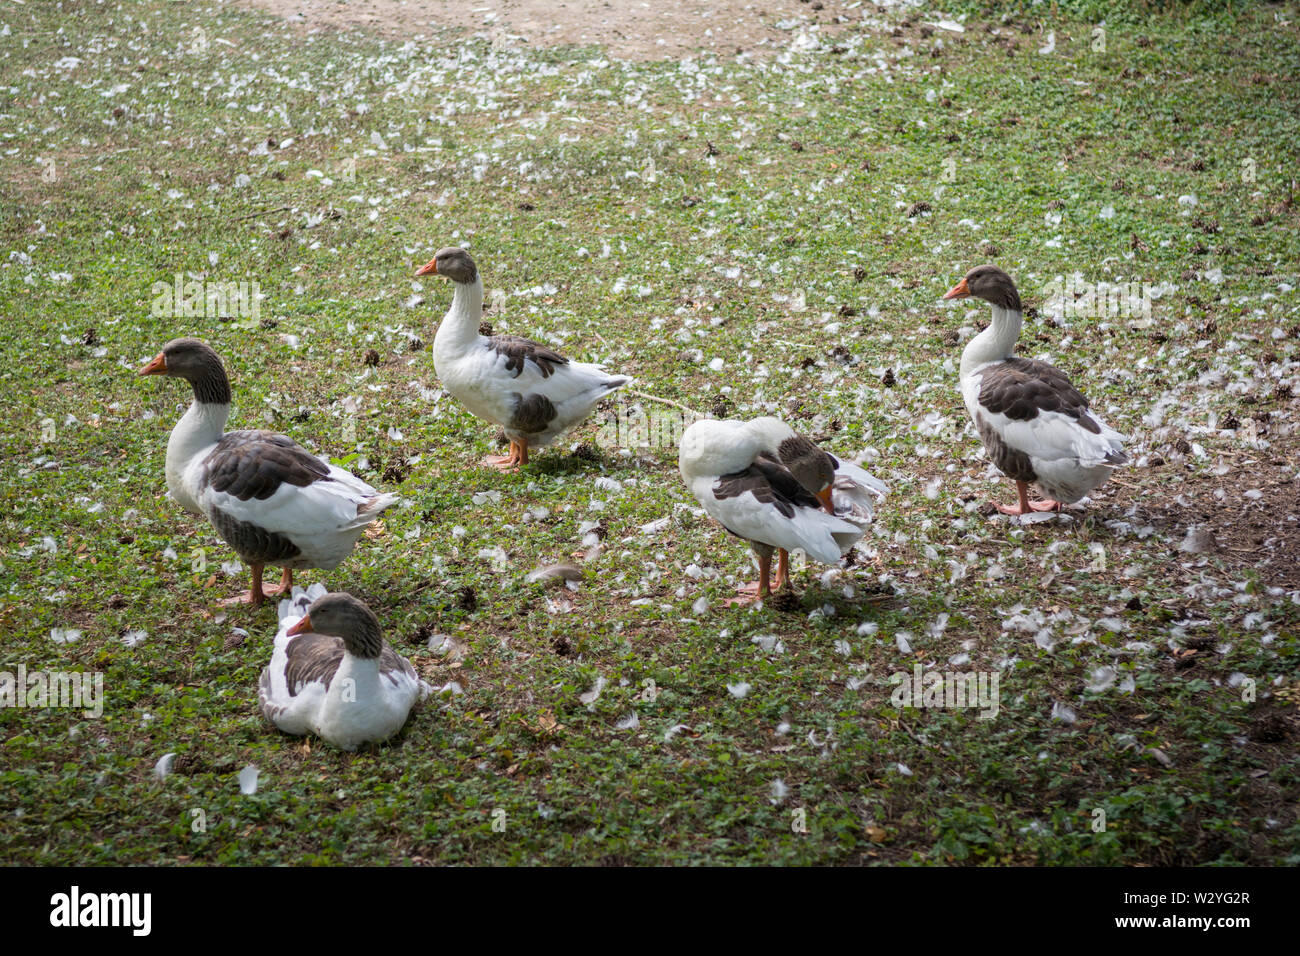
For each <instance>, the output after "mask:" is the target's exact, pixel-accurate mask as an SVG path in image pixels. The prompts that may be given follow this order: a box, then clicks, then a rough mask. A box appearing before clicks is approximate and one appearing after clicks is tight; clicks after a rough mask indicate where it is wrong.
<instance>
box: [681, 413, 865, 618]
mask: <svg viewBox="0 0 1300 956" xmlns="http://www.w3.org/2000/svg"><path fill="white" fill-rule="evenodd" d="M790 438H801V436H798V435H797V433H796V432H794V430H793V429H791V428H789V426H787V425H785V424H784V423H783V422H781V421H779V420H778V419H774V418H767V419H756V420H755V421H753V422H741V421H715V420H712V419H704V420H701V421H697V422H695V423H693V424H692V425H691V426H690V427H689V428H687V429H686V431H685V432H684V433H683V435H682V439H681V445H680V448H679V453H678V466H679V468H680V470H681V474H682V480H683V481H684V482H685V483H686V487H687V488H688V489H689V490H690V492H691V494H692V495H694V496H695V499H696V500H697V501H699V503H700V505H701V506H702V507H703V508H704V510H705V512H706V513H707V514H709V515H710V516H711V517H712V518H714V519H716V520H717V521H718V522H719V523H720V524H721V525H722V526H723V527H724V528H726V529H727V530H728V531H730V532H731V533H732V534H734V535H736V536H737V537H740V538H743V539H745V540H746V541H748V542H750V544H751V546H752V547H754V550H755V552H756V553H757V554H758V556H759V566H760V579H759V587H758V592H759V594H760V595H762V594H765V593H766V592H767V581H766V576H767V570H768V567H769V563H770V558H771V552H772V550H773V549H775V550H779V551H781V552H789V551H796V550H798V551H803V552H804V553H805V554H807V555H808V556H809V557H810V558H812V559H814V560H816V561H821V562H823V563H826V564H834V563H836V562H838V561H839V559H840V558H841V557H842V556H843V555H844V554H845V553H847V552H848V550H849V549H850V548H852V547H853V545H854V543H856V542H857V541H858V539H859V538H861V537H862V534H863V529H864V527H865V526H866V523H867V522H868V521H869V520H870V517H871V499H872V498H873V497H874V496H875V495H876V494H878V493H879V492H878V491H877V490H876V489H877V487H880V488H883V486H881V485H880V483H879V482H878V481H876V479H875V478H873V477H871V476H870V475H869V474H867V472H865V471H864V470H862V469H861V468H858V467H857V466H846V463H844V462H839V461H837V460H835V459H833V458H831V457H830V456H827V455H826V454H825V453H824V452H821V451H820V450H819V449H816V446H815V445H812V444H811V443H810V442H807V440H806V439H802V442H803V443H804V444H806V445H807V447H809V448H811V449H813V450H814V453H815V454H817V455H821V456H822V461H821V462H819V464H820V465H821V467H822V469H823V472H824V474H825V476H826V477H825V478H824V485H823V486H822V487H817V488H813V487H810V484H811V482H810V480H809V479H807V478H802V477H800V478H796V476H795V474H794V473H792V471H791V469H790V468H789V467H787V465H786V463H785V461H784V460H783V455H782V450H783V443H784V442H785V441H786V440H787V439H790ZM832 462H833V463H834V465H835V466H836V468H835V471H834V473H833V479H832V472H831V467H832V464H831V463H832ZM796 470H799V469H797V468H796ZM819 492H821V493H823V494H826V493H829V494H830V495H831V496H832V498H833V503H834V507H835V512H836V513H835V514H831V513H830V512H828V511H827V510H826V508H825V506H824V502H823V501H820V500H819V498H818V493H819ZM784 558H785V555H782V570H783V569H784V564H785V560H784ZM782 583H783V576H782V572H781V571H778V582H777V586H778V587H780V585H781V584H782Z"/></svg>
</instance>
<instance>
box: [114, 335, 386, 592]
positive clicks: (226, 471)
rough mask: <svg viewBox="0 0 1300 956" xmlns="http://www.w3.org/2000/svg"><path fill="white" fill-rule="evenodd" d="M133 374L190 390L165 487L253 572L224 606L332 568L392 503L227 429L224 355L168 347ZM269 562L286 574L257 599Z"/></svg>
mask: <svg viewBox="0 0 1300 956" xmlns="http://www.w3.org/2000/svg"><path fill="white" fill-rule="evenodd" d="M139 374H141V375H169V376H172V377H174V378H183V379H185V381H187V382H189V383H190V385H191V386H192V387H193V389H194V401H193V403H192V404H191V405H190V407H189V410H188V411H187V412H186V413H185V414H184V415H183V416H182V417H181V420H180V421H179V422H177V423H176V427H175V428H173V429H172V434H171V438H170V439H169V440H168V442H167V466H166V473H167V489H168V491H170V492H171V495H172V497H173V498H175V499H176V501H177V502H179V503H180V505H181V507H182V508H184V509H185V510H186V511H190V512H193V513H194V514H198V515H203V516H204V517H205V518H207V519H208V520H209V521H211V522H212V526H213V527H214V528H216V529H217V533H218V534H219V535H221V537H222V538H224V539H225V541H226V543H227V544H229V545H230V546H231V547H232V548H233V549H234V550H235V553H236V554H238V555H239V557H240V558H241V559H242V560H243V561H244V562H245V563H246V564H248V565H250V566H251V567H252V569H253V582H252V587H251V588H250V589H249V590H248V591H247V592H245V593H243V594H240V595H238V596H236V597H234V598H231V599H230V601H231V602H237V601H244V600H247V601H250V602H251V603H252V604H253V605H254V606H257V605H258V604H260V603H261V602H262V597H263V594H264V593H265V594H266V595H267V596H274V595H276V594H280V593H284V592H286V591H287V590H288V589H289V587H290V586H291V585H292V583H293V569H294V568H323V569H324V570H327V571H328V570H332V569H333V568H335V567H337V566H338V564H339V562H341V561H342V560H343V559H344V558H346V557H347V556H348V555H349V554H350V553H351V552H352V548H353V546H354V545H355V544H356V542H357V538H359V537H360V536H361V533H362V532H363V531H364V530H365V527H366V525H368V524H369V523H370V522H372V521H374V520H375V519H376V518H377V517H379V515H380V514H381V513H382V512H383V511H384V510H385V509H386V508H388V507H390V506H392V505H393V504H394V503H395V502H396V501H397V500H398V499H397V496H396V495H390V494H383V493H380V492H378V491H376V490H375V489H374V488H372V487H370V486H369V485H368V484H366V483H365V482H364V481H362V480H361V479H360V478H357V477H356V476H354V475H352V474H351V473H350V472H347V471H344V470H343V469H342V468H338V467H336V466H334V465H331V464H329V463H328V462H326V461H323V460H322V459H320V458H317V457H316V456H315V455H313V454H311V453H310V452H308V451H307V450H306V449H305V448H302V447H300V446H299V445H297V444H296V443H295V442H294V441H293V439H291V438H287V437H285V436H284V435H277V434H276V433H274V432H269V431H259V430H248V431H234V432H225V427H226V419H227V418H228V417H229V416H230V381H229V379H227V378H226V370H225V368H224V367H223V366H222V364H221V358H220V357H219V356H218V355H217V353H216V352H214V351H213V350H212V349H211V348H210V347H209V346H207V345H205V344H204V343H202V342H200V341H198V340H197V339H173V340H172V341H170V342H168V343H167V344H166V345H164V346H163V350H162V351H161V352H159V353H158V355H157V357H155V358H154V359H153V361H151V362H149V364H147V365H146V366H145V367H144V368H142V369H140V372H139ZM223 433H224V434H223ZM268 564H270V565H278V566H279V567H282V568H283V569H284V574H283V577H282V579H281V582H280V587H279V588H278V589H275V590H271V591H266V592H263V590H262V568H263V567H264V566H265V565H268Z"/></svg>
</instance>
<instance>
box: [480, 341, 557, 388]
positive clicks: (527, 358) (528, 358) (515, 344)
mask: <svg viewBox="0 0 1300 956" xmlns="http://www.w3.org/2000/svg"><path fill="white" fill-rule="evenodd" d="M487 341H488V348H490V349H492V350H493V351H494V352H496V353H497V354H498V355H504V356H505V357H506V371H507V372H510V373H511V374H512V376H513V377H515V378H518V377H519V373H520V372H522V371H523V370H524V363H525V362H532V363H533V364H534V365H536V366H537V370H538V371H539V372H541V373H542V378H550V377H551V376H552V375H553V374H555V370H556V369H557V368H559V367H560V366H562V365H568V364H569V360H568V359H566V358H565V357H564V356H563V355H561V354H560V353H559V352H556V351H554V350H553V349H548V348H547V347H546V346H545V345H538V344H537V343H536V342H534V341H532V340H530V339H526V338H523V337H522V336H518V335H494V336H492V337H491V338H490V339H488V340H487Z"/></svg>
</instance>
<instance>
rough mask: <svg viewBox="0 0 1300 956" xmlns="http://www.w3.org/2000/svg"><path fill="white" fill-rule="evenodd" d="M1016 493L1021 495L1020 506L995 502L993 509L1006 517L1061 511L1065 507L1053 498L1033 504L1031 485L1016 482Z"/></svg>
mask: <svg viewBox="0 0 1300 956" xmlns="http://www.w3.org/2000/svg"><path fill="white" fill-rule="evenodd" d="M1016 492H1017V493H1018V494H1019V495H1020V504H1019V506H1017V505H1000V504H998V503H997V502H996V501H995V502H993V507H994V508H997V509H998V511H1000V512H1002V513H1003V514H1004V515H1027V514H1029V513H1030V512H1031V511H1060V510H1061V508H1062V507H1064V506H1063V505H1062V504H1061V502H1059V501H1053V500H1052V499H1051V498H1045V499H1043V500H1042V501H1034V502H1031V501H1030V500H1029V484H1028V483H1027V482H1024V481H1017V482H1016Z"/></svg>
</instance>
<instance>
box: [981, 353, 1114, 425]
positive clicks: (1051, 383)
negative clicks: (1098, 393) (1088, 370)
mask: <svg viewBox="0 0 1300 956" xmlns="http://www.w3.org/2000/svg"><path fill="white" fill-rule="evenodd" d="M980 378H981V380H980V397H979V402H980V405H982V406H983V407H984V408H986V409H988V410H989V411H990V412H993V413H994V414H1001V415H1005V416H1006V417H1007V418H1010V419H1012V420H1015V421H1028V420H1030V419H1033V418H1037V417H1038V415H1039V414H1040V413H1042V412H1059V413H1060V414H1062V415H1068V416H1069V417H1070V418H1073V419H1075V420H1077V421H1078V422H1079V424H1080V425H1082V426H1083V427H1084V428H1086V429H1087V430H1088V431H1090V432H1093V433H1094V434H1100V433H1101V426H1100V425H1098V424H1097V422H1096V421H1095V420H1094V419H1093V417H1092V416H1091V415H1089V414H1088V400H1087V399H1086V398H1084V397H1083V394H1082V393H1081V392H1080V391H1079V390H1078V389H1077V388H1075V387H1074V386H1073V385H1071V384H1070V380H1069V379H1068V378H1066V377H1065V373H1064V372H1062V371H1061V370H1060V369H1058V368H1054V367H1052V366H1051V365H1048V364H1047V363H1046V362H1038V361H1035V360H1034V359H1025V358H1009V359H1007V360H1006V361H1004V362H998V363H997V364H995V365H990V366H989V367H987V368H985V369H984V370H983V371H982V372H980Z"/></svg>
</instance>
